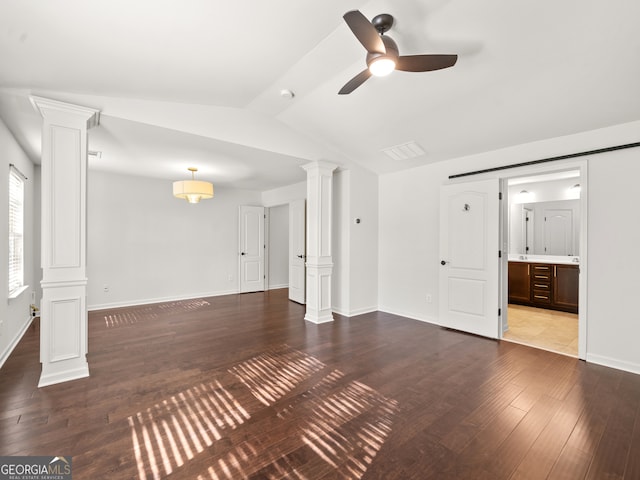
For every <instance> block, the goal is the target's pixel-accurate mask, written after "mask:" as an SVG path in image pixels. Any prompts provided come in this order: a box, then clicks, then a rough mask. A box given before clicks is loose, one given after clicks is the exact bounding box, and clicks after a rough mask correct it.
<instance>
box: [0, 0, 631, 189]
mask: <svg viewBox="0 0 640 480" xmlns="http://www.w3.org/2000/svg"><path fill="white" fill-rule="evenodd" d="M351 9H359V10H360V11H362V12H363V14H364V15H365V16H367V17H368V18H372V17H373V16H375V15H377V14H379V13H390V14H392V15H393V16H394V18H395V21H396V23H395V24H394V26H393V28H392V30H391V33H390V34H391V35H392V37H393V39H394V40H395V41H396V42H397V44H398V46H399V48H400V51H401V53H402V54H403V55H410V54H417V53H445V54H448V53H456V54H458V56H459V57H458V62H457V64H456V65H455V66H454V67H452V68H448V69H445V70H439V71H434V72H427V73H406V72H393V73H392V74H391V75H390V76H388V77H384V78H371V79H370V80H368V81H367V82H366V84H364V85H363V86H361V87H360V88H358V89H357V90H356V91H354V92H353V93H352V94H350V95H346V96H339V95H337V92H338V90H339V89H340V88H341V87H342V85H343V84H344V82H345V80H346V79H349V78H351V77H353V76H354V75H355V74H356V73H358V72H359V71H361V70H362V69H363V68H364V53H365V52H364V49H363V48H362V46H361V45H360V44H359V43H358V41H357V40H356V39H355V38H354V37H353V35H352V33H351V31H350V30H349V28H348V27H347V26H346V24H345V22H344V21H343V20H342V15H343V14H344V13H345V12H346V11H347V10H351ZM637 18H640V2H637V1H636V0H620V1H617V2H616V3H615V6H613V5H611V4H607V3H606V2H587V3H585V2H577V1H576V2H560V3H554V4H553V8H550V7H549V5H546V4H544V3H539V2H538V3H528V4H522V3H514V2H508V1H507V0H488V1H485V2H473V1H470V0H422V1H409V0H408V1H403V2H392V1H390V0H387V1H382V0H381V1H368V2H367V1H351V2H348V4H345V2H343V1H340V0H327V1H324V2H315V3H314V2H311V3H309V2H299V1H294V0H274V1H270V2H264V1H259V0H250V1H245V2H235V3H234V2H217V1H213V2H212V1H210V0H194V1H190V2H165V1H161V2H158V1H151V0H137V1H136V2H130V1H128V2H124V1H123V0H112V1H109V2H97V3H96V2H86V1H84V0H65V2H64V8H62V6H61V4H59V3H57V2H25V1H21V0H7V1H4V2H2V5H1V6H0V65H2V67H1V68H0V117H1V118H2V120H3V121H4V122H5V123H6V124H7V126H8V127H9V129H10V130H11V131H12V133H13V134H14V136H15V137H16V138H17V139H18V141H19V142H20V144H21V145H22V146H23V148H24V149H25V151H26V152H27V154H28V155H29V156H30V157H31V158H32V159H33V160H34V161H36V162H37V161H38V158H39V155H40V152H39V149H40V146H39V128H40V127H39V125H40V119H39V118H38V115H37V113H36V112H35V111H34V110H33V109H32V108H31V106H30V105H29V102H28V96H29V95H30V94H35V95H40V96H44V97H48V98H52V99H55V100H62V101H67V102H70V103H75V104H78V105H83V106H88V107H94V108H98V109H100V110H101V117H102V119H103V122H102V125H101V126H100V127H98V128H97V129H95V130H91V131H90V132H89V148H90V149H92V150H100V151H102V152H103V158H102V160H101V162H100V165H95V166H93V165H92V166H91V168H100V169H104V170H109V171H114V172H115V171H118V172H122V173H126V174H138V175H149V176H158V177H162V178H167V179H170V178H175V175H176V172H180V171H182V170H183V169H184V166H185V165H186V164H187V163H188V162H189V161H191V160H190V159H194V160H197V161H198V162H201V164H200V165H196V166H198V168H199V169H200V171H201V172H202V174H203V176H204V175H205V172H210V174H211V175H212V176H219V179H220V180H219V182H229V185H235V186H241V187H243V188H252V189H258V190H259V189H268V188H273V187H274V186H279V185H286V184H287V183H291V182H292V181H296V179H301V178H304V176H303V175H301V174H300V172H299V170H300V168H299V166H300V165H301V164H303V163H305V162H308V161H312V160H319V159H323V160H329V161H333V162H335V163H337V164H339V165H342V166H344V167H347V168H348V167H349V166H350V165H359V166H361V167H364V168H367V169H369V170H372V171H374V172H376V173H379V174H383V173H386V172H392V171H396V170H399V169H404V168H411V167H414V166H418V165H424V164H427V163H432V162H437V161H443V160H447V159H450V158H455V157H459V156H464V155H470V154H474V153H479V152H486V151H491V150H495V149H498V148H503V147H507V146H511V145H516V144H520V143H526V142H533V141H538V140H543V139H546V138H552V137H559V136H563V135H569V134H572V133H578V132H582V131H587V130H592V129H597V128H603V127H607V126H611V125H616V124H621V123H626V122H631V121H635V120H638V119H640V96H639V95H637V86H638V85H639V84H640V62H638V61H636V60H637V59H638V58H639V57H640V35H638V33H637V21H636V19H637ZM283 89H288V90H291V91H293V92H295V96H294V98H292V99H285V98H282V97H281V95H280V92H281V90H283ZM410 141H415V142H417V143H418V144H420V145H422V146H424V149H425V153H424V154H423V155H420V156H419V157H416V158H413V159H409V160H405V161H401V162H399V161H394V160H392V159H390V158H388V157H387V156H386V155H385V154H384V153H383V150H384V149H385V148H388V147H389V146H392V145H401V144H405V143H407V142H410ZM604 146H606V145H603V147H604ZM518 160H520V159H514V161H515V162H517V161H518ZM523 160H524V159H523ZM210 180H211V181H214V182H217V181H218V180H216V178H210ZM219 182H218V183H219Z"/></svg>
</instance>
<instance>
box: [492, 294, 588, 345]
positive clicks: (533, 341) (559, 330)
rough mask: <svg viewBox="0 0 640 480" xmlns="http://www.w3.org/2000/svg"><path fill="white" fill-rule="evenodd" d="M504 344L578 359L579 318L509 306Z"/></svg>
mask: <svg viewBox="0 0 640 480" xmlns="http://www.w3.org/2000/svg"><path fill="white" fill-rule="evenodd" d="M508 322H509V330H507V331H506V332H505V334H504V336H503V339H504V340H508V341H512V342H516V343H522V344H524V345H530V346H532V347H537V348H542V349H544V350H550V351H552V352H557V353H563V354H565V355H572V356H578V315H577V314H574V313H566V312H558V311H556V310H547V309H545V308H534V307H525V306H523V305H509V311H508Z"/></svg>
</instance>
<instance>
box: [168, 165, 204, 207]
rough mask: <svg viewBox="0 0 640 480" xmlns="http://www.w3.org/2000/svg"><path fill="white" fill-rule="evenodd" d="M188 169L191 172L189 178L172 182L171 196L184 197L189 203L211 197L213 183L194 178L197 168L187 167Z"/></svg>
mask: <svg viewBox="0 0 640 480" xmlns="http://www.w3.org/2000/svg"><path fill="white" fill-rule="evenodd" d="M188 170H189V171H190V172H191V180H179V181H177V182H173V196H174V197H176V198H184V199H185V200H186V201H187V202H189V203H198V202H200V200H203V199H206V198H213V184H212V183H210V182H203V181H201V180H196V178H195V175H196V172H197V171H198V169H197V168H195V167H189V169H188Z"/></svg>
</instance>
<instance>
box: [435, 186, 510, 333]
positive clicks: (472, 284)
mask: <svg viewBox="0 0 640 480" xmlns="http://www.w3.org/2000/svg"><path fill="white" fill-rule="evenodd" d="M499 190H500V187H499V180H498V179H492V180H483V181H478V182H471V183H464V184H454V185H445V186H443V187H442V189H441V192H440V255H441V256H440V258H441V262H440V264H441V265H440V296H439V316H440V323H441V325H443V326H445V327H449V328H453V329H456V330H462V331H465V332H469V333H474V334H477V335H482V336H485V337H490V338H498V336H499V325H500V319H499V315H498V308H499V306H500V295H499V267H500V259H499V257H498V251H499V229H498V226H499V209H500V203H499V198H498V195H499Z"/></svg>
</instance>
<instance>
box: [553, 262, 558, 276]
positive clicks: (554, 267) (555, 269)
mask: <svg viewBox="0 0 640 480" xmlns="http://www.w3.org/2000/svg"><path fill="white" fill-rule="evenodd" d="M553 276H554V278H555V277H557V276H558V266H557V265H554V266H553Z"/></svg>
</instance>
